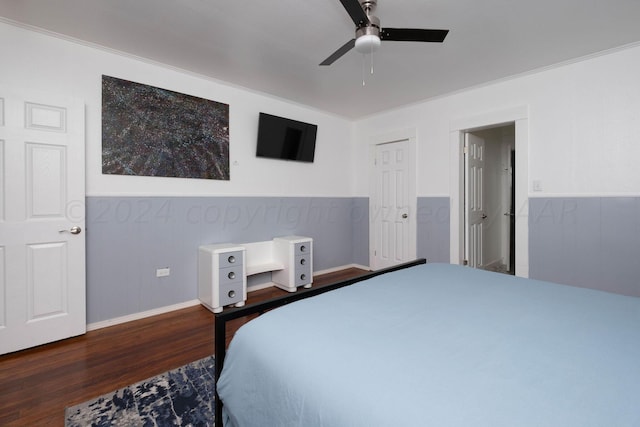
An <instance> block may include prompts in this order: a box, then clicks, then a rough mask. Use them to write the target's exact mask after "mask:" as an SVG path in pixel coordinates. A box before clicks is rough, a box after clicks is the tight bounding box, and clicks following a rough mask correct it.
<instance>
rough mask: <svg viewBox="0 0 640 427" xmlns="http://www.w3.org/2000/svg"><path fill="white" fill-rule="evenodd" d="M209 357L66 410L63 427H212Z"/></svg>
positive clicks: (210, 365) (211, 385) (211, 371)
mask: <svg viewBox="0 0 640 427" xmlns="http://www.w3.org/2000/svg"><path fill="white" fill-rule="evenodd" d="M214 385H215V383H214V360H213V356H211V357H207V358H204V359H201V360H198V361H196V362H193V363H189V364H188V365H185V366H182V367H180V368H177V369H174V370H172V371H169V372H165V373H164V374H161V375H158V376H157V377H153V378H149V379H147V380H144V381H141V382H139V383H136V384H133V385H131V386H128V387H125V388H122V389H120V390H116V391H114V392H112V393H108V394H105V395H103V396H100V397H98V398H96V399H94V400H91V401H88V402H84V403H81V404H79V405H76V406H72V407H69V408H66V410H65V426H66V427H85V426H93V427H107V426H126V427H130V426H213V424H214V419H213V417H214V392H215V389H214Z"/></svg>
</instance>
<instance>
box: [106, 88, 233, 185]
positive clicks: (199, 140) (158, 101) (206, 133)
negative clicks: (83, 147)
mask: <svg viewBox="0 0 640 427" xmlns="http://www.w3.org/2000/svg"><path fill="white" fill-rule="evenodd" d="M102 173H103V174H116V175H141V176H164V177H178V178H203V179H219V180H229V105H228V104H223V103H220V102H215V101H210V100H208V99H203V98H198V97H195V96H190V95H185V94H181V93H177V92H173V91H170V90H166V89H161V88H157V87H154V86H148V85H144V84H140V83H135V82H131V81H128V80H122V79H118V78H115V77H109V76H102Z"/></svg>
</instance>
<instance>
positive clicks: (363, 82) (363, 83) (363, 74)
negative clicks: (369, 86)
mask: <svg viewBox="0 0 640 427" xmlns="http://www.w3.org/2000/svg"><path fill="white" fill-rule="evenodd" d="M364 76H365V73H364V55H362V86H363V87H364V86H365V85H366V83H365V81H364Z"/></svg>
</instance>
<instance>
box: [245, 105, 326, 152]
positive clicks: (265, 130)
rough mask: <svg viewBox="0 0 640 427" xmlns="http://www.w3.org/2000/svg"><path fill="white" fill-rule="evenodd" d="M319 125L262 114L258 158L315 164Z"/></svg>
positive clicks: (259, 126) (259, 127)
mask: <svg viewBox="0 0 640 427" xmlns="http://www.w3.org/2000/svg"><path fill="white" fill-rule="evenodd" d="M317 131H318V126H317V125H312V124H310V123H304V122H299V121H296V120H291V119H286V118H284V117H278V116H272V115H271V114H266V113H260V118H259V122H258V144H257V148H256V156H257V157H269V158H272V159H284V160H297V161H300V162H313V157H314V154H315V149H316V133H317Z"/></svg>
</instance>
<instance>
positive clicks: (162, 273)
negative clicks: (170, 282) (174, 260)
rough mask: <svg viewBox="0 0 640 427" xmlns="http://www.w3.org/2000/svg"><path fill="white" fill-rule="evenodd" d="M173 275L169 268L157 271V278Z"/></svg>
mask: <svg viewBox="0 0 640 427" xmlns="http://www.w3.org/2000/svg"><path fill="white" fill-rule="evenodd" d="M170 274H171V269H170V268H169V267H165V268H159V269H157V270H156V277H167V276H168V275H170Z"/></svg>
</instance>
